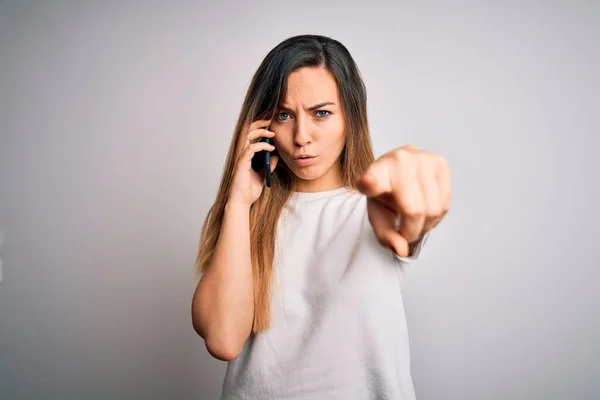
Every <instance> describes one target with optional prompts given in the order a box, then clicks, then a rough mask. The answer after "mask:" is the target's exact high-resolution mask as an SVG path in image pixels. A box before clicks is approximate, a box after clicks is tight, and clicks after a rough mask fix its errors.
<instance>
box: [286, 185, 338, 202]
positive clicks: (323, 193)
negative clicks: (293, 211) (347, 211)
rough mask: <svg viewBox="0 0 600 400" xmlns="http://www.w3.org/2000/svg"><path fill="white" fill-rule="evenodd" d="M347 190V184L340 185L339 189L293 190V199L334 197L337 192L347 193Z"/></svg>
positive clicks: (306, 199)
mask: <svg viewBox="0 0 600 400" xmlns="http://www.w3.org/2000/svg"><path fill="white" fill-rule="evenodd" d="M345 192H348V188H346V187H345V186H342V187H339V188H337V189H331V190H323V191H320V192H293V193H292V198H291V200H294V201H309V200H316V199H322V198H327V197H332V196H335V195H337V194H341V193H345Z"/></svg>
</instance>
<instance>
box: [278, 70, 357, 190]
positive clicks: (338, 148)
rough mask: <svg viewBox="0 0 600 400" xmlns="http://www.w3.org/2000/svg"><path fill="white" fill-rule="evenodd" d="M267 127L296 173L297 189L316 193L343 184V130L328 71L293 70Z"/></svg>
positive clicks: (344, 138) (338, 103)
mask: <svg viewBox="0 0 600 400" xmlns="http://www.w3.org/2000/svg"><path fill="white" fill-rule="evenodd" d="M271 130H272V131H273V132H275V146H276V148H277V151H278V153H279V155H280V157H281V159H282V160H283V161H284V162H285V164H286V165H287V166H288V167H289V169H290V170H291V171H292V172H293V173H294V175H295V176H296V183H297V185H296V190H297V191H299V192H319V191H325V190H332V189H337V188H339V187H341V186H342V176H341V168H340V163H339V158H340V154H341V153H342V150H343V149H344V144H345V143H346V130H345V120H344V115H343V110H342V106H341V104H340V97H339V93H338V88H337V84H336V82H335V78H334V77H333V75H332V74H331V72H329V71H328V70H327V69H325V68H320V67H318V68H311V67H304V68H301V69H299V70H297V71H295V72H293V73H291V74H290V76H289V77H288V88H287V95H286V98H285V101H284V103H283V105H282V107H281V108H280V109H279V110H278V112H277V114H276V115H275V118H274V119H273V120H272V122H271ZM302 157H308V158H302Z"/></svg>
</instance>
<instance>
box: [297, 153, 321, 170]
mask: <svg viewBox="0 0 600 400" xmlns="http://www.w3.org/2000/svg"><path fill="white" fill-rule="evenodd" d="M304 157H306V158H298V157H294V162H296V164H298V165H299V166H301V167H306V166H308V165H311V164H312V163H314V162H315V160H316V159H317V156H309V155H306V156H304Z"/></svg>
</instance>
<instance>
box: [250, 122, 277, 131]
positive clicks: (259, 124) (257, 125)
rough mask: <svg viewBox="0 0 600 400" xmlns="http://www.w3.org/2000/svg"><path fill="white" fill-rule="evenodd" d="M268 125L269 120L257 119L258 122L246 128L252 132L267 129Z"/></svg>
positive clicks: (269, 123)
mask: <svg viewBox="0 0 600 400" xmlns="http://www.w3.org/2000/svg"><path fill="white" fill-rule="evenodd" d="M270 125H271V120H270V119H259V120H256V121H254V122H252V123H251V124H250V126H249V127H248V130H249V131H253V130H255V129H259V128H268V127H269V126H270Z"/></svg>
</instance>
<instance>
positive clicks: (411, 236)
mask: <svg viewBox="0 0 600 400" xmlns="http://www.w3.org/2000/svg"><path fill="white" fill-rule="evenodd" d="M395 175H396V176H395V177H394V190H393V192H392V194H393V196H394V202H395V206H396V211H397V212H398V214H400V234H401V235H402V236H403V237H404V238H405V239H406V240H407V241H408V243H412V242H414V241H416V240H418V239H419V238H420V237H421V234H422V232H423V226H424V225H425V202H424V200H423V193H422V191H421V185H420V183H419V176H418V171H417V167H416V166H415V165H414V164H412V163H406V165H405V167H404V168H398V169H397V170H396V172H395Z"/></svg>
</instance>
